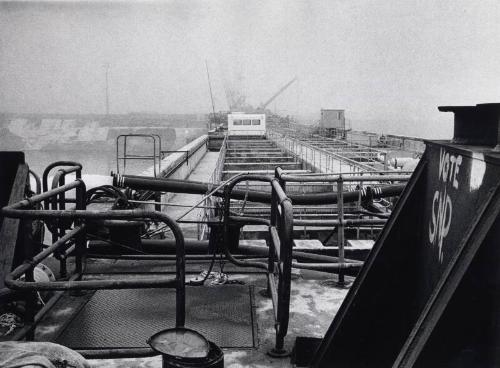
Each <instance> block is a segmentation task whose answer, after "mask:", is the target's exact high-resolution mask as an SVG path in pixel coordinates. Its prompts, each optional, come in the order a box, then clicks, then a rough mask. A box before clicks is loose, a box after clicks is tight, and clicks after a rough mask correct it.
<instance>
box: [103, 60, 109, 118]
mask: <svg viewBox="0 0 500 368" xmlns="http://www.w3.org/2000/svg"><path fill="white" fill-rule="evenodd" d="M109 67H110V65H109V63H105V64H104V71H105V76H106V116H107V115H109Z"/></svg>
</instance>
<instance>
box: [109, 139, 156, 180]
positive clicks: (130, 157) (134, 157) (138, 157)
mask: <svg viewBox="0 0 500 368" xmlns="http://www.w3.org/2000/svg"><path fill="white" fill-rule="evenodd" d="M130 137H136V138H138V137H140V138H149V139H152V142H153V155H152V156H151V155H128V154H127V139H128V138H130ZM120 140H123V156H120V150H119V148H120ZM161 152H162V150H161V137H160V136H159V135H158V134H120V135H118V136H117V137H116V171H117V172H118V173H119V172H120V160H122V161H123V171H124V172H125V170H126V168H127V160H152V161H153V175H154V177H156V176H157V175H159V174H160V173H161V160H162V158H161ZM157 166H158V170H157Z"/></svg>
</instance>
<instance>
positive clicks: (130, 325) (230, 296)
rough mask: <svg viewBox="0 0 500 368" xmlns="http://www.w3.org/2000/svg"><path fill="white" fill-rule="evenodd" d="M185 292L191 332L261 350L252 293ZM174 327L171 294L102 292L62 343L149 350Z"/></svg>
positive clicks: (230, 289)
mask: <svg viewBox="0 0 500 368" xmlns="http://www.w3.org/2000/svg"><path fill="white" fill-rule="evenodd" d="M186 291H187V292H186V327H188V328H191V329H194V330H195V331H198V332H200V333H201V334H203V335H204V336H205V337H206V338H207V339H209V340H210V341H213V342H214V343H216V344H217V345H218V346H220V347H225V348H233V347H238V348H253V347H255V346H256V342H255V339H256V335H257V331H256V329H255V319H254V316H253V307H252V303H253V298H252V294H253V288H251V287H248V286H240V285H230V286H219V287H187V288H186ZM174 326H175V292H174V291H173V290H171V289H142V290H99V291H97V292H96V293H95V294H94V296H93V297H92V298H91V299H90V301H89V302H88V303H87V304H86V305H85V307H83V308H82V309H81V311H80V312H79V313H78V314H77V316H76V317H75V318H74V319H73V320H72V321H71V322H70V324H69V325H68V327H67V328H66V329H65V330H64V331H63V332H62V333H61V334H60V335H59V337H58V338H57V342H58V343H60V344H62V345H65V346H68V347H70V348H73V349H97V348H143V347H149V346H148V345H147V344H146V340H147V339H148V338H149V337H150V336H151V335H153V334H154V333H156V332H158V331H161V330H162V329H166V328H172V327H174ZM254 335H255V338H254Z"/></svg>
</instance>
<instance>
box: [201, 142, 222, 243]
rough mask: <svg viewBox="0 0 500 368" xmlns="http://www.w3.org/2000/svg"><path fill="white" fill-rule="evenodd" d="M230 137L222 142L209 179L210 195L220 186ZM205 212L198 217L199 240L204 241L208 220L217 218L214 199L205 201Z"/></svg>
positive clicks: (210, 197) (210, 198) (208, 198)
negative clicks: (215, 187) (214, 188)
mask: <svg viewBox="0 0 500 368" xmlns="http://www.w3.org/2000/svg"><path fill="white" fill-rule="evenodd" d="M227 137H228V135H227V134H224V140H223V141H222V145H221V148H220V150H219V155H218V157H217V162H216V164H215V169H214V171H213V172H212V175H211V176H210V179H209V186H208V192H207V193H210V192H211V191H212V190H213V187H214V186H215V185H218V184H219V183H220V181H221V179H222V170H223V168H224V162H225V159H226V152H227V141H228V138H227ZM203 207H204V208H203V211H201V212H200V215H199V217H198V220H199V223H198V228H197V230H198V239H199V240H202V239H204V237H205V234H206V233H207V232H208V224H207V223H206V222H207V221H208V219H210V218H214V217H215V209H214V208H215V207H216V206H215V202H214V199H213V197H212V196H211V195H210V196H207V197H206V199H205V201H204V202H203Z"/></svg>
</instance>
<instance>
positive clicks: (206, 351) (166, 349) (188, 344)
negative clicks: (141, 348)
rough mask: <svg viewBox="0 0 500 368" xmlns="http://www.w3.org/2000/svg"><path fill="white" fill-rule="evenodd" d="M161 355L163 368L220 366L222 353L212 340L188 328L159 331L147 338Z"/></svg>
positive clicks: (222, 358)
mask: <svg viewBox="0 0 500 368" xmlns="http://www.w3.org/2000/svg"><path fill="white" fill-rule="evenodd" d="M148 344H149V345H150V346H151V348H153V350H154V351H156V352H158V353H160V354H161V356H162V362H163V364H162V367H163V368H196V367H207V368H212V367H214V368H222V367H224V353H223V352H222V350H221V349H220V348H219V347H218V346H217V345H215V344H214V343H213V342H211V341H208V340H207V339H205V337H203V336H202V335H201V334H199V333H198V332H196V331H193V330H190V329H188V328H173V329H168V330H163V331H160V332H158V333H156V334H154V335H153V336H151V338H150V339H149V340H148Z"/></svg>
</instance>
